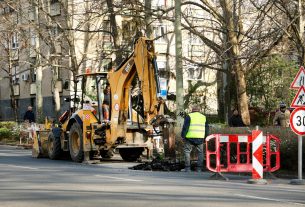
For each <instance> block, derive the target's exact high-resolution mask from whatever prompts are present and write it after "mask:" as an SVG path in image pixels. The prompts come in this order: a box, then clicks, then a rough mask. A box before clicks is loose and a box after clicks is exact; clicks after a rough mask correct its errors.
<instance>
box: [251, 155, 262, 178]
mask: <svg viewBox="0 0 305 207" xmlns="http://www.w3.org/2000/svg"><path fill="white" fill-rule="evenodd" d="M252 166H253V168H254V169H255V170H256V172H257V173H258V174H259V176H260V177H261V178H263V171H264V169H263V166H262V165H261V163H260V162H259V161H258V160H257V159H256V157H255V156H253V157H252Z"/></svg>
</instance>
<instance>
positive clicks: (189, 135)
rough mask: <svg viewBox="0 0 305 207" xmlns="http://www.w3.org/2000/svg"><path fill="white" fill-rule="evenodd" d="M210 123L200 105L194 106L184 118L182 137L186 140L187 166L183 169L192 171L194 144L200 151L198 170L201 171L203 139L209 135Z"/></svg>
mask: <svg viewBox="0 0 305 207" xmlns="http://www.w3.org/2000/svg"><path fill="white" fill-rule="evenodd" d="M208 130H209V125H208V122H207V120H206V116H205V115H203V114H202V113H200V107H199V106H194V107H193V108H192V112H191V113H189V114H188V115H187V116H186V117H185V118H184V123H183V127H182V132H181V137H182V139H183V141H184V149H183V151H184V161H185V168H184V169H183V170H182V171H185V172H190V171H191V161H190V154H191V151H192V149H193V146H195V147H196V149H197V151H198V161H197V169H196V171H197V172H201V170H202V166H203V141H204V138H205V137H206V136H207V135H208V133H209V132H208Z"/></svg>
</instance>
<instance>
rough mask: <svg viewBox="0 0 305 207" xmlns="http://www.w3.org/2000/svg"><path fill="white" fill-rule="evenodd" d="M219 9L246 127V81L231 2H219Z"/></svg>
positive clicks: (238, 100) (247, 111) (247, 114)
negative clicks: (221, 13)
mask: <svg viewBox="0 0 305 207" xmlns="http://www.w3.org/2000/svg"><path fill="white" fill-rule="evenodd" d="M220 4H221V7H222V9H223V12H224V17H225V21H226V29H227V32H228V42H229V44H230V46H231V49H230V51H231V53H230V54H231V57H230V58H231V60H232V63H233V65H232V67H233V71H234V73H235V79H236V91H237V102H238V103H237V104H238V107H239V110H240V113H241V117H242V119H243V121H244V123H245V124H246V125H250V114H249V107H248V97H247V92H246V80H245V71H244V69H243V66H242V64H241V61H240V60H239V57H240V45H239V42H238V36H237V33H236V32H235V31H236V30H235V27H234V19H233V11H232V9H233V2H232V1H230V0H221V1H220Z"/></svg>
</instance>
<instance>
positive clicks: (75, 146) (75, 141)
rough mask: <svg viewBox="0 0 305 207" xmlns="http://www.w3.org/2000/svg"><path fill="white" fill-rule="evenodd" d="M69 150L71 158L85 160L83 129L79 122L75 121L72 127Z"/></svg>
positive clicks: (75, 160)
mask: <svg viewBox="0 0 305 207" xmlns="http://www.w3.org/2000/svg"><path fill="white" fill-rule="evenodd" d="M69 150H70V156H71V159H72V160H73V161H74V162H82V161H83V160H84V150H83V131H82V129H81V127H80V126H79V124H78V123H74V124H73V125H72V127H71V129H70V134H69Z"/></svg>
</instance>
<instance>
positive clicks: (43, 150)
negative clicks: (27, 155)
mask: <svg viewBox="0 0 305 207" xmlns="http://www.w3.org/2000/svg"><path fill="white" fill-rule="evenodd" d="M49 132H50V130H49V129H43V130H40V129H36V128H33V129H32V131H31V133H32V137H33V146H32V157H34V158H41V157H47V156H48V134H49Z"/></svg>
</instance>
